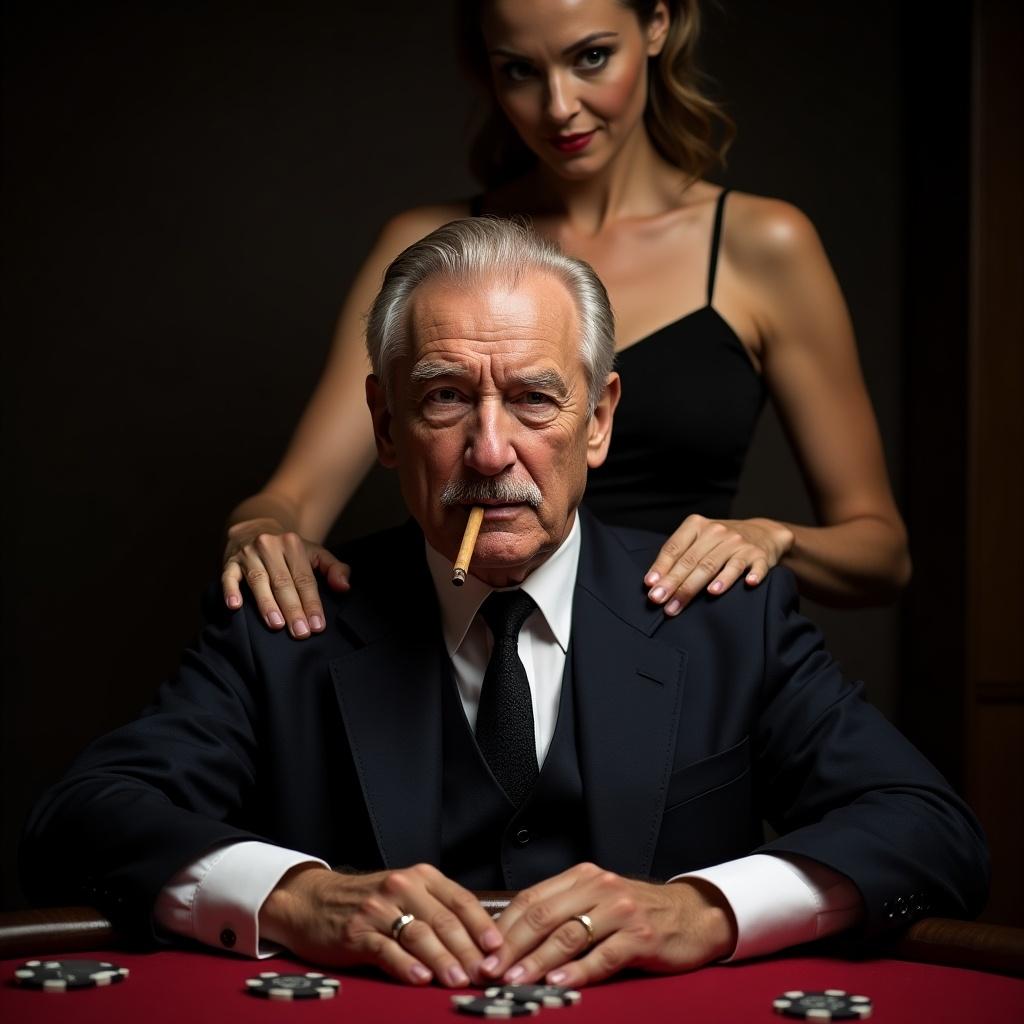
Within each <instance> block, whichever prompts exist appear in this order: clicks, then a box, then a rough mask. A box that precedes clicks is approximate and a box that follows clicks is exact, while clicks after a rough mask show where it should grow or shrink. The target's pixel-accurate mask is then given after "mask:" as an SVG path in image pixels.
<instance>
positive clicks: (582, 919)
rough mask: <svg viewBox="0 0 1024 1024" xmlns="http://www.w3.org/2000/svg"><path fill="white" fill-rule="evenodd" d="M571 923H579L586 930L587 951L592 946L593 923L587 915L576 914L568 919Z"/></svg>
mask: <svg viewBox="0 0 1024 1024" xmlns="http://www.w3.org/2000/svg"><path fill="white" fill-rule="evenodd" d="M570 920H572V921H579V923H580V924H581V925H583V927H584V928H586V929H587V949H590V947H591V946H592V945H593V944H594V922H593V921H591V920H590V915H589V914H576V915H575V917H572V918H570Z"/></svg>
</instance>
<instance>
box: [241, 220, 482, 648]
mask: <svg viewBox="0 0 1024 1024" xmlns="http://www.w3.org/2000/svg"><path fill="white" fill-rule="evenodd" d="M467 212H468V210H467V207H466V206H465V205H460V204H448V205H438V206H427V207H420V208H417V209H414V210H409V211H406V212H405V213H402V214H399V215H398V216H397V217H395V218H394V219H393V220H391V221H390V222H389V223H388V224H387V225H386V226H385V228H384V230H383V231H382V232H381V235H380V237H379V238H378V240H377V243H376V244H375V245H374V247H373V250H372V251H371V252H370V255H369V256H368V257H367V259H366V262H365V263H364V264H363V266H362V267H361V268H360V270H359V273H358V275H357V276H356V279H355V281H354V283H353V285H352V288H351V290H350V291H349V294H348V296H347V298H346V300H345V304H344V306H343V307H342V310H341V315H340V317H339V319H338V325H337V328H336V330H335V335H334V341H333V343H332V346H331V350H330V353H329V355H328V359H327V364H326V366H325V368H324V372H323V375H322V377H321V378H320V381H319V383H318V384H317V387H316V390H315V391H314V392H313V396H312V398H311V399H310V401H309V404H308V405H307V406H306V409H305V411H304V412H303V414H302V419H301V420H300V421H299V425H298V427H297V428H296V431H295V434H294V435H293V437H292V440H291V443H290V444H289V446H288V450H287V451H286V453H285V456H284V459H283V460H282V462H281V464H280V465H279V466H278V468H277V469H276V470H275V472H274V475H273V476H272V477H271V478H270V480H269V481H268V482H267V484H266V486H265V487H264V488H263V490H261V491H260V492H259V493H258V494H255V495H253V496H252V497H250V498H246V499H245V501H243V502H242V503H241V504H239V505H238V506H237V508H235V509H234V511H233V512H232V513H231V516H230V517H229V519H228V539H227V546H226V548H225V552H224V572H223V574H222V583H223V590H224V600H225V602H226V603H227V605H228V607H231V608H238V607H240V606H241V604H242V590H241V581H242V580H243V579H245V580H246V582H247V583H248V584H249V587H250V589H251V590H252V592H253V596H254V598H255V600H256V601H257V604H258V606H259V609H260V613H261V615H262V617H263V620H264V621H265V622H266V623H267V625H268V626H269V627H270V628H271V629H280V628H281V627H282V626H284V625H286V624H287V626H288V630H289V632H290V633H291V634H292V636H294V637H296V638H297V639H301V638H303V637H306V636H309V634H310V633H311V632H319V631H320V630H322V629H323V628H324V622H325V620H324V613H323V608H322V607H321V604H320V599H319V594H318V591H317V584H316V578H315V575H314V574H315V572H316V571H320V572H321V573H323V574H324V575H326V577H327V580H328V582H329V584H330V585H331V586H333V587H335V588H337V589H344V588H345V587H347V586H348V566H346V565H344V564H343V563H341V562H339V561H338V560H337V559H335V558H334V556H333V555H331V554H330V552H328V551H327V550H326V549H325V548H323V547H322V545H321V542H322V541H323V539H324V537H325V536H326V535H327V531H328V530H329V529H330V527H331V524H332V523H333V522H334V520H335V519H336V518H337V517H338V514H339V513H340V512H341V510H342V508H344V506H345V503H346V502H347V501H348V500H349V499H350V498H351V497H352V494H353V493H354V492H355V490H356V488H357V487H358V486H359V484H360V482H361V481H362V479H363V477H364V476H365V475H366V472H367V470H368V469H369V468H370V466H371V465H372V463H373V458H374V443H373V430H372V428H371V424H370V417H369V415H368V414H367V411H366V399H365V396H364V384H363V382H364V381H365V379H366V375H367V374H368V373H369V372H370V364H369V360H368V358H367V355H366V346H365V344H364V325H363V318H364V316H365V315H366V312H367V311H368V310H369V307H370V304H371V303H372V302H373V299H374V296H375V295H376V294H377V291H378V289H379V288H380V284H381V280H382V278H383V276H384V271H385V269H386V268H387V265H388V264H389V263H390V262H391V260H393V259H394V258H395V257H396V256H397V255H398V254H399V253H400V252H401V251H402V250H403V249H405V248H407V247H408V246H409V245H411V244H412V243H413V242H415V241H417V240H418V239H420V238H422V237H423V235H425V234H427V233H429V232H430V231H432V230H433V229H434V228H436V227H439V226H440V225H442V224H445V223H447V222H448V221H450V220H454V219H455V218H457V217H463V216H466V215H467Z"/></svg>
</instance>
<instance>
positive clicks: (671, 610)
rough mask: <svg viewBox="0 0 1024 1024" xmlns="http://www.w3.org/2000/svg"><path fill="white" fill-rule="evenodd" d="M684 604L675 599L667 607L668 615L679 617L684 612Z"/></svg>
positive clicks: (666, 612)
mask: <svg viewBox="0 0 1024 1024" xmlns="http://www.w3.org/2000/svg"><path fill="white" fill-rule="evenodd" d="M682 608H683V606H682V603H681V602H679V601H677V600H676V599H675V598H673V599H672V600H671V601H669V603H668V604H667V605H665V614H666V615H678V614H679V612H680V611H682Z"/></svg>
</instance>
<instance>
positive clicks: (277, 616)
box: [267, 612, 284, 629]
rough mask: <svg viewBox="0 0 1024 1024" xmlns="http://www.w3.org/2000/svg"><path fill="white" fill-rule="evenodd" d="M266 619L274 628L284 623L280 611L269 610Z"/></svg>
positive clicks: (278, 627)
mask: <svg viewBox="0 0 1024 1024" xmlns="http://www.w3.org/2000/svg"><path fill="white" fill-rule="evenodd" d="M267 621H268V622H269V623H270V624H271V626H273V627H274V629H280V628H281V627H282V626H283V625H284V616H283V615H282V614H281V613H280V612H271V613H270V614H269V615H268V616H267Z"/></svg>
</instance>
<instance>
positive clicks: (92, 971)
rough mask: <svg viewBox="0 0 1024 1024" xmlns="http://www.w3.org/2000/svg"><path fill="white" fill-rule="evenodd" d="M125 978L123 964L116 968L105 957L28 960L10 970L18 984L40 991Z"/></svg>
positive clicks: (85, 986) (93, 986)
mask: <svg viewBox="0 0 1024 1024" xmlns="http://www.w3.org/2000/svg"><path fill="white" fill-rule="evenodd" d="M127 977H128V968H127V967H118V966H117V964H112V963H108V962H107V961H106V960H29V961H27V962H26V963H24V964H22V965H21V967H19V968H18V969H17V970H16V971H15V972H14V978H15V980H16V981H17V983H18V984H19V985H24V986H25V987H26V988H38V989H42V991H44V992H66V991H67V990H68V989H69V988H99V987H100V986H101V985H113V984H114V982H116V981H124V979H125V978H127Z"/></svg>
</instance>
